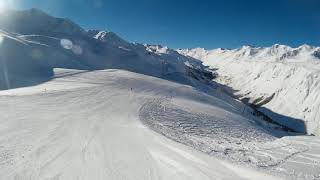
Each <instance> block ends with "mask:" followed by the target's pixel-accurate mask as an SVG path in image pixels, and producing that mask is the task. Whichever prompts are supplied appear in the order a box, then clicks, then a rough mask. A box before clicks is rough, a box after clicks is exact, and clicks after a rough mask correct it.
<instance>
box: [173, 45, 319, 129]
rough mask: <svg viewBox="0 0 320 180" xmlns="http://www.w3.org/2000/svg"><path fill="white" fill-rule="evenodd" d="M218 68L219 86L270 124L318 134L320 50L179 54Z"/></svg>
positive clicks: (286, 48) (275, 48) (278, 47)
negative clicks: (242, 101)
mask: <svg viewBox="0 0 320 180" xmlns="http://www.w3.org/2000/svg"><path fill="white" fill-rule="evenodd" d="M179 52H180V53H181V54H183V55H186V56H190V57H194V58H196V59H200V60H202V61H203V63H204V64H205V65H208V66H210V67H212V68H215V69H217V72H218V74H219V78H218V79H217V81H218V82H220V83H223V84H225V85H227V86H228V87H231V88H232V89H233V92H231V91H230V93H233V94H234V95H236V96H238V97H239V98H241V99H242V100H244V101H248V102H249V103H250V104H254V105H256V106H258V107H259V109H260V111H262V112H264V113H265V114H267V115H268V116H270V117H271V118H272V119H274V120H276V121H279V122H281V123H282V124H286V125H287V126H290V127H292V128H296V129H300V130H301V131H303V128H302V126H299V125H297V124H296V123H292V122H299V121H300V122H301V121H303V122H304V123H305V126H306V131H307V133H309V134H317V135H319V134H320V114H319V112H320V96H319V95H320V93H319V92H320V85H319V84H320V78H319V77H320V56H319V54H320V48H319V47H313V46H309V45H302V46H300V47H297V48H292V47H289V46H285V45H278V44H276V45H273V46H272V47H267V48H260V47H250V46H244V47H242V48H239V49H231V50H230V49H214V50H205V49H201V48H197V49H191V50H179Z"/></svg>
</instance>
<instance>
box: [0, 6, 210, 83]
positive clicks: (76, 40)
mask: <svg viewBox="0 0 320 180" xmlns="http://www.w3.org/2000/svg"><path fill="white" fill-rule="evenodd" d="M0 30H1V31H0V33H1V37H2V43H1V46H2V47H1V50H2V53H1V55H2V59H3V63H4V64H5V66H3V68H2V72H3V73H0V74H1V75H0V79H2V81H1V83H0V87H2V89H4V88H12V87H19V86H25V85H28V84H36V83H39V82H43V81H45V80H48V79H50V78H52V75H53V68H75V69H85V70H97V69H106V68H114V69H126V70H129V71H133V72H138V73H142V74H147V75H151V76H155V77H160V76H161V77H163V78H170V77H169V76H170V75H172V74H173V73H174V74H176V75H175V77H177V76H178V77H179V79H180V80H181V81H184V83H186V84H190V83H192V82H191V81H192V80H190V78H189V77H190V76H188V72H189V71H192V69H193V68H195V69H196V71H193V73H197V72H199V71H198V70H199V69H201V71H203V72H206V73H209V72H208V71H206V70H205V69H206V67H204V66H203V65H202V64H201V63H200V61H199V60H196V59H193V58H190V57H185V56H183V55H180V54H178V53H176V52H175V51H173V50H172V51H170V52H169V51H168V52H169V53H161V52H153V51H150V49H151V48H149V47H148V46H146V45H142V44H136V43H130V42H127V41H125V40H123V39H122V38H120V37H119V36H117V35H116V34H115V33H112V32H106V31H98V30H90V31H85V30H83V29H82V28H81V27H79V26H78V25H76V24H75V23H73V22H72V21H70V20H67V19H61V18H55V17H51V16H49V15H47V14H46V13H44V12H42V11H41V10H38V9H31V10H28V11H4V12H1V16H0ZM17 51H19V52H22V53H16V52H17ZM171 53H174V54H173V55H170V54H171ZM169 56H174V58H170V57H169ZM6 59H10V61H6ZM21 59H23V61H22V60H21ZM4 68H5V69H4ZM4 72H6V73H4ZM199 76H201V74H200V75H199ZM209 80H210V79H207V81H209ZM30 81H32V82H30Z"/></svg>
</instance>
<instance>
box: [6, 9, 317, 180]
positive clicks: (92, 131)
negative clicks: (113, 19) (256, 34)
mask: <svg viewBox="0 0 320 180" xmlns="http://www.w3.org/2000/svg"><path fill="white" fill-rule="evenodd" d="M0 29H1V31H0V63H1V64H0V89H8V90H1V91H0V134H1V137H0V179H6V180H11V179H12V180H13V179H15V180H20V179H22V180H24V179H62V180H64V179H65V180H70V179H71V180H73V179H94V180H96V179H97V180H98V179H111V180H118V179H126V180H127V179H134V180H135V179H139V180H140V179H141V180H144V179H148V180H150V179H159V180H167V179H181V180H187V179H190V180H194V179H201V180H212V179H278V178H286V179H315V178H318V177H319V174H320V163H319V162H320V158H319V154H318V152H319V151H320V146H319V138H318V137H311V136H303V134H301V133H296V132H292V131H290V128H288V127H285V126H282V125H281V124H279V123H275V122H273V121H272V119H270V118H266V117H265V116H263V115H262V114H259V113H258V112H257V111H256V110H255V109H254V108H251V107H249V106H247V105H246V104H244V103H241V102H240V101H237V100H235V99H233V98H232V97H230V96H229V95H228V94H226V93H225V91H224V90H223V89H222V87H223V86H222V85H220V84H218V83H216V82H213V81H212V79H213V78H214V77H215V72H213V69H214V68H211V69H210V68H209V67H207V66H206V65H203V62H202V61H200V60H198V59H202V57H205V56H207V54H208V52H207V51H205V50H201V51H202V53H203V55H201V56H200V54H199V57H198V56H197V57H196V56H195V58H193V57H190V56H185V55H182V54H180V53H179V52H177V51H175V50H173V49H170V48H168V47H163V46H160V45H148V44H138V43H130V42H127V41H126V40H124V39H122V38H121V37H119V36H118V35H116V34H115V33H113V32H108V31H100V30H89V31H86V30H83V29H82V28H81V27H80V26H78V25H77V24H75V23H73V22H72V21H70V20H67V19H62V18H55V17H52V16H50V15H47V14H46V13H44V12H42V11H41V10H38V9H31V10H27V11H2V12H0ZM220 51H225V50H222V49H220ZM310 51H311V50H310ZM190 52H191V51H190ZM184 53H187V51H185V52H184ZM195 54H197V53H195ZM230 54H232V53H230ZM249 54H250V53H249ZM316 54H317V53H313V56H314V57H316ZM244 55H247V53H244ZM200 57H201V58H200ZM310 57H312V54H310ZM293 63H298V62H297V61H295V62H293ZM209 65H210V64H209ZM219 73H220V71H219ZM221 79H222V78H221ZM27 86H28V87H27ZM18 87H19V88H18ZM291 122H294V121H291ZM297 130H299V129H297ZM295 135H297V136H295ZM298 135H300V136H298ZM137 162H138V163H137Z"/></svg>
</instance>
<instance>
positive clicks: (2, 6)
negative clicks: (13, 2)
mask: <svg viewBox="0 0 320 180" xmlns="http://www.w3.org/2000/svg"><path fill="white" fill-rule="evenodd" d="M6 4H7V1H0V11H2V10H4V9H5V8H6Z"/></svg>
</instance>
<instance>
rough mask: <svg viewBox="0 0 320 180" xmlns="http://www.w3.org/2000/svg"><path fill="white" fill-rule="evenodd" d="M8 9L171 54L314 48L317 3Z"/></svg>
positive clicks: (107, 2)
mask: <svg viewBox="0 0 320 180" xmlns="http://www.w3.org/2000/svg"><path fill="white" fill-rule="evenodd" d="M1 1H3V0H1ZM4 1H5V0H4ZM7 1H10V0H7ZM11 6H12V7H13V8H17V9H26V8H31V7H37V8H40V9H43V10H45V11H47V12H48V13H50V14H52V15H54V16H59V17H68V18H70V19H72V20H73V21H75V22H76V23H78V24H80V25H81V26H82V27H84V28H85V29H106V30H110V31H113V32H116V33H117V34H119V35H120V36H122V37H123V38H124V39H126V40H129V41H134V42H141V43H149V44H162V45H167V46H169V47H172V48H194V47H204V48H207V49H211V48H217V47H224V48H235V47H240V46H241V45H254V46H270V45H272V44H275V43H278V44H287V45H291V46H298V45H301V44H304V43H306V44H311V45H320V1H319V0H219V1H218V0H12V3H11Z"/></svg>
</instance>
